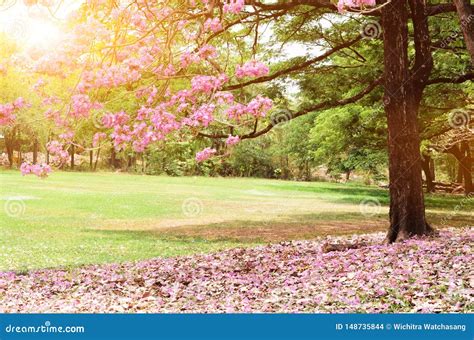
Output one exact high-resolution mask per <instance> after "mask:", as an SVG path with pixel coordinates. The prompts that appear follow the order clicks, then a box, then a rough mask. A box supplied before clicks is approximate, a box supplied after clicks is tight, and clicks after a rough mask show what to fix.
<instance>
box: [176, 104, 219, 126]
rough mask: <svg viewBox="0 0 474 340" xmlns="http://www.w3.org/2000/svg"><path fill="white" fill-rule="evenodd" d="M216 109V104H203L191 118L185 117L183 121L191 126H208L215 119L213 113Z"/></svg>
mask: <svg viewBox="0 0 474 340" xmlns="http://www.w3.org/2000/svg"><path fill="white" fill-rule="evenodd" d="M215 109H216V106H215V105H214V104H203V105H201V106H200V107H199V108H198V109H197V110H195V111H194V113H193V114H192V116H191V117H190V118H185V119H184V120H183V123H184V124H186V125H190V126H199V125H202V126H204V127H207V126H209V124H210V123H211V122H212V121H213V120H214V116H213V113H214V110H215Z"/></svg>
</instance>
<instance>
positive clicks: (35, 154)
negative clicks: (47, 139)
mask: <svg viewBox="0 0 474 340" xmlns="http://www.w3.org/2000/svg"><path fill="white" fill-rule="evenodd" d="M37 162H38V140H37V139H36V138H35V140H34V142H33V164H36V163H37Z"/></svg>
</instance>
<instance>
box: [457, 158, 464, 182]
mask: <svg viewBox="0 0 474 340" xmlns="http://www.w3.org/2000/svg"><path fill="white" fill-rule="evenodd" d="M463 178H464V176H463V171H462V164H461V162H459V161H458V175H457V178H456V183H461V184H462V182H463Z"/></svg>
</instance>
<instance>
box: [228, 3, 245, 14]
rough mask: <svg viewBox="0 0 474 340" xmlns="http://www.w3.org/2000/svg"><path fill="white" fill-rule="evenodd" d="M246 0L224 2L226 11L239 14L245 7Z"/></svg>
mask: <svg viewBox="0 0 474 340" xmlns="http://www.w3.org/2000/svg"><path fill="white" fill-rule="evenodd" d="M244 5H245V0H227V1H226V3H225V4H224V12H225V13H234V14H238V13H239V12H241V11H242V10H243V9H244Z"/></svg>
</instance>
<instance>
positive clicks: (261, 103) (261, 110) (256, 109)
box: [225, 95, 273, 120]
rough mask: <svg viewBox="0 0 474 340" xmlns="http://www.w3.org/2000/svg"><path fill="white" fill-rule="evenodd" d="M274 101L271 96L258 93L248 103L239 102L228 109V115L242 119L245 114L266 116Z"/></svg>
mask: <svg viewBox="0 0 474 340" xmlns="http://www.w3.org/2000/svg"><path fill="white" fill-rule="evenodd" d="M272 106H273V102H272V100H271V99H270V98H266V97H262V96H260V95H258V96H257V97H255V98H254V99H252V100H251V101H250V102H249V103H248V104H247V105H244V104H241V103H237V104H234V105H232V106H230V107H229V108H227V109H226V111H225V113H226V115H227V116H228V117H229V118H231V119H237V120H238V119H240V118H241V117H242V116H244V115H247V114H249V115H252V116H254V117H265V116H266V115H267V113H268V111H270V110H271V108H272Z"/></svg>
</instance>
